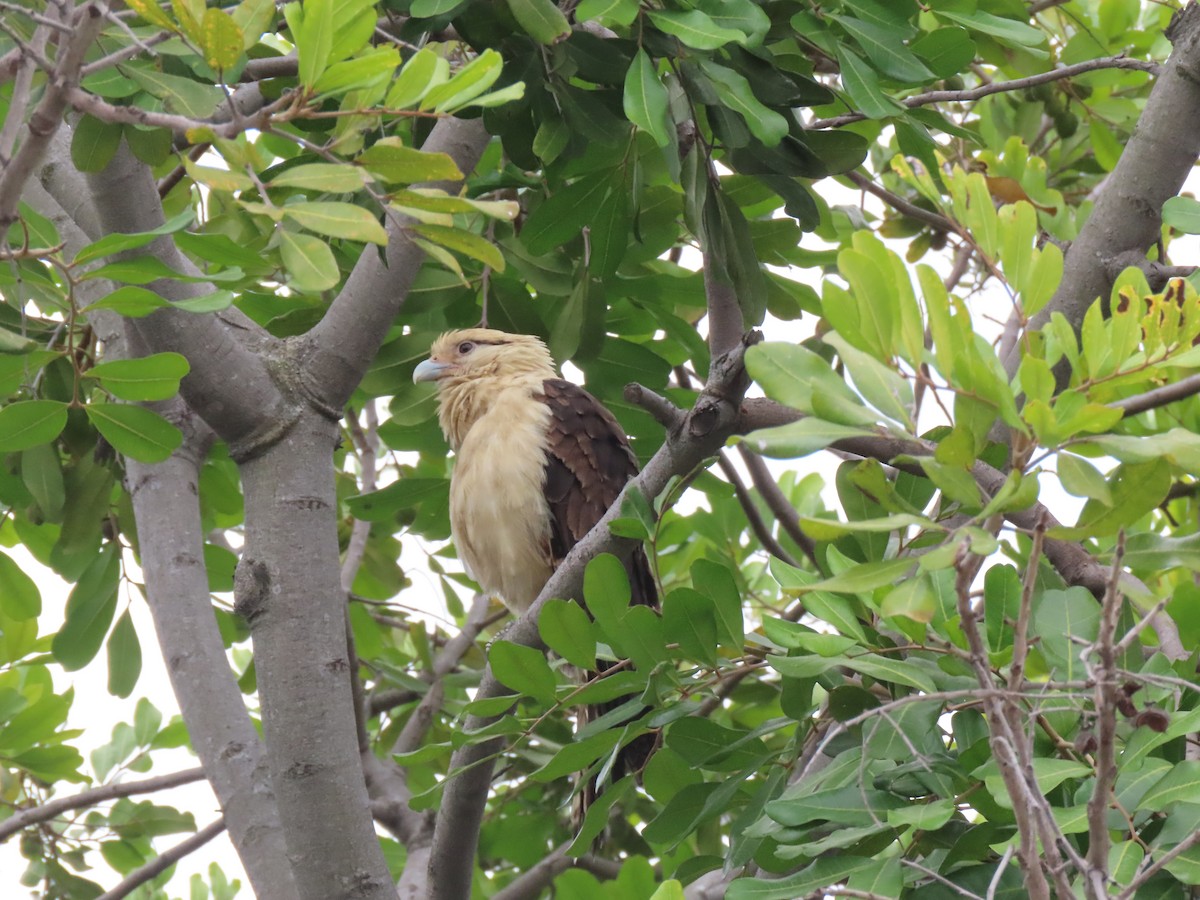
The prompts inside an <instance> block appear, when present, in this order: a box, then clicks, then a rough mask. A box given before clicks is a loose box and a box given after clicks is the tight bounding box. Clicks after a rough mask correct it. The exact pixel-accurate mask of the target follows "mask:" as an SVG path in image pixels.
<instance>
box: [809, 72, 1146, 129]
mask: <svg viewBox="0 0 1200 900" xmlns="http://www.w3.org/2000/svg"><path fill="white" fill-rule="evenodd" d="M1100 69H1136V70H1138V71H1140V72H1149V73H1151V74H1157V72H1158V70H1159V65H1158V63H1153V62H1146V61H1144V60H1140V59H1130V58H1129V57H1128V56H1123V55H1122V56H1104V57H1100V58H1099V59H1088V60H1084V61H1083V62H1080V63H1075V64H1074V65H1070V66H1061V67H1060V68H1057V69H1051V70H1050V71H1049V72H1039V73H1038V74H1036V75H1030V76H1028V77H1026V78H1014V79H1013V80H1012V81H990V82H988V83H987V84H981V85H980V86H979V87H977V88H970V89H969V90H962V91H927V92H925V93H924V94H915V95H913V96H912V97H907V98H905V99H904V100H902V101H901V102H902V103H903V104H904V105H905V106H907V107H908V108H909V109H915V108H916V107H918V106H928V105H929V104H931V103H969V102H971V101H972V100H980V99H982V98H984V97H987V96H988V95H989V94H1002V93H1005V92H1006V91H1020V90H1024V89H1025V88H1031V87H1037V85H1039V84H1049V83H1050V82H1052V81H1061V80H1062V79H1063V78H1074V77H1075V76H1076V75H1082V74H1084V73H1085V72H1096V71H1099V70H1100ZM865 118H867V117H866V116H865V115H863V114H862V113H846V114H845V115H841V116H833V117H832V118H829V119H816V120H815V121H813V122H811V123H810V124H809V125H808V127H809V128H810V129H817V128H840V127H841V126H843V125H850V124H852V123H854V122H861V121H862V120H863V119H865Z"/></svg>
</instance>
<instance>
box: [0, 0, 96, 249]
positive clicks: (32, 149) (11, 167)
mask: <svg viewBox="0 0 1200 900" xmlns="http://www.w3.org/2000/svg"><path fill="white" fill-rule="evenodd" d="M107 12H108V6H107V5H106V3H105V2H104V0H91V2H88V3H85V4H84V5H83V6H80V7H79V8H78V9H76V10H75V14H74V16H72V18H71V22H70V26H71V30H72V34H71V37H70V38H69V39H67V40H65V41H64V42H63V44H62V45H61V46H60V47H59V52H58V58H57V60H56V61H55V65H54V71H53V73H52V74H51V76H50V78H49V80H48V81H47V83H46V87H45V89H44V91H43V92H42V99H41V102H40V103H38V105H37V108H36V109H34V111H33V114H32V115H30V117H29V120H28V122H27V123H26V128H25V139H24V141H22V143H21V146H20V149H18V150H17V152H16V154H15V155H14V156H13V158H12V160H11V161H8V162H6V163H5V164H4V166H3V170H0V231H6V230H7V229H8V226H9V225H11V224H12V223H13V222H14V221H16V217H17V203H18V202H19V201H20V199H21V192H22V190H24V188H25V182H27V181H28V180H29V178H30V176H31V175H32V174H33V173H34V172H35V171H36V170H37V168H38V166H39V165H41V162H42V159H43V157H44V156H45V155H46V148H47V147H48V146H49V144H50V139H51V138H52V137H53V136H54V133H55V132H56V131H58V129H59V127H60V126H61V125H62V120H63V113H64V112H66V109H67V98H68V96H69V95H70V93H71V91H72V90H73V89H74V88H75V86H76V85H77V84H78V83H79V70H80V67H81V66H82V65H83V57H84V54H85V53H86V52H87V49H88V47H89V46H91V43H92V41H93V40H95V38H96V35H98V34H99V33H100V29H101V27H103V25H104V16H105V14H106V13H107Z"/></svg>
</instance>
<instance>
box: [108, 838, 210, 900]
mask: <svg viewBox="0 0 1200 900" xmlns="http://www.w3.org/2000/svg"><path fill="white" fill-rule="evenodd" d="M224 830H225V820H224V819H223V818H222V819H217V820H216V821H215V822H213V823H212V824H211V825H209V826H208V827H206V828H204V829H203V830H201V831H197V832H196V833H195V834H194V835H192V836H191V837H190V838H188V839H187V840H186V841H182V842H181V843H178V844H176V845H175V846H174V847H172V848H171V849H170V850H167V851H166V852H165V853H160V854H159V855H158V856H157V857H155V858H154V859H152V860H150V862H148V863H146V865H144V866H142V867H140V868H137V869H134V870H133V871H132V872H130V873H129V874H128V875H126V876H125V878H124V879H122V881H121V883H120V884H118V885H117V886H116V887H115V888H113V889H112V890H111V891H105V892H104V893H103V894H101V895H100V896H99V897H97V898H96V900H120V898H122V897H128V896H129V895H130V894H132V893H133V892H134V891H135V890H137V889H138V888H139V887H141V886H142V885H143V884H145V883H146V882H147V881H149V880H150V879H152V878H154V877H155V876H157V875H159V874H161V873H162V872H165V871H166V870H167V869H169V868H170V867H171V866H173V865H175V863H177V862H179V860H181V859H183V858H184V857H185V856H187V855H188V854H189V853H195V852H196V851H197V850H199V849H200V848H201V847H203V846H204V845H205V844H207V843H208V842H209V841H211V840H212V839H213V838H215V837H216V836H217V835H218V834H220V833H221V832H222V831H224Z"/></svg>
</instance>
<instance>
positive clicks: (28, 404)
mask: <svg viewBox="0 0 1200 900" xmlns="http://www.w3.org/2000/svg"><path fill="white" fill-rule="evenodd" d="M66 424H67V404H65V403H59V402H58V401H57V400H20V401H18V402H16V403H10V404H8V406H5V407H4V408H3V409H0V453H8V452H10V451H13V450H25V449H28V448H29V447H33V446H34V445H36V444H45V443H49V442H50V441H52V440H54V439H55V438H56V437H58V435H59V434H60V433H61V432H62V430H63V428H64V427H65V426H66Z"/></svg>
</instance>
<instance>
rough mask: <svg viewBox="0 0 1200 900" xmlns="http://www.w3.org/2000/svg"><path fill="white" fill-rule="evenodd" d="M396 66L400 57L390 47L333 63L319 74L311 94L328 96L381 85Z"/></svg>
mask: <svg viewBox="0 0 1200 900" xmlns="http://www.w3.org/2000/svg"><path fill="white" fill-rule="evenodd" d="M398 65H400V54H399V53H398V52H397V51H396V49H395V48H394V47H376V48H374V49H373V50H370V51H368V52H366V53H364V54H362V55H361V56H355V57H354V58H353V59H344V60H342V61H341V62H335V63H334V64H333V65H331V66H330V67H329V68H327V69H326V70H325V71H324V72H322V73H321V75H320V77H319V78H318V79H317V83H316V84H314V85H313V93H315V94H320V95H323V96H327V97H328V96H331V95H336V94H344V93H346V92H347V91H353V90H360V89H362V90H366V89H370V88H373V87H377V86H382V85H383V83H384V82H385V81H387V80H388V79H389V78H390V77H391V75H392V73H393V72H394V71H396V67H397V66H398Z"/></svg>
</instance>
